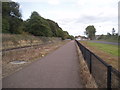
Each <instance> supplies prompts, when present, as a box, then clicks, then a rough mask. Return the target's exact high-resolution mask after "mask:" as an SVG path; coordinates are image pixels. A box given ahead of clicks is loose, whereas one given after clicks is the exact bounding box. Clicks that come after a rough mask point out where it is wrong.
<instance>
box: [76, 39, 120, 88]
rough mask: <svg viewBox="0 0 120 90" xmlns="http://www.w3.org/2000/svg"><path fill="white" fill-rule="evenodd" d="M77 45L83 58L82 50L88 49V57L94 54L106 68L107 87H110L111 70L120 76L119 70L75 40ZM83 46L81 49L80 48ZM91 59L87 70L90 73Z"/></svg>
mask: <svg viewBox="0 0 120 90" xmlns="http://www.w3.org/2000/svg"><path fill="white" fill-rule="evenodd" d="M75 41H76V43H77V45H78V46H79V49H80V50H81V51H82V54H83V56H84V59H86V54H84V53H83V52H86V51H88V52H89V54H90V59H91V55H94V57H96V58H97V60H99V61H100V62H101V63H102V64H103V65H104V66H105V67H106V68H107V85H106V86H107V88H111V81H112V80H111V79H112V72H114V74H115V75H116V76H117V77H118V78H120V72H119V71H118V70H116V69H115V68H113V67H112V66H111V65H109V64H107V63H106V62H105V61H104V60H102V59H101V58H100V57H98V56H97V55H95V54H94V53H93V52H91V51H90V50H89V49H87V48H86V47H84V46H83V45H82V44H81V43H79V42H78V41H77V40H75ZM82 48H83V49H82ZM91 61H92V60H90V67H89V70H90V73H91V69H92V66H91Z"/></svg>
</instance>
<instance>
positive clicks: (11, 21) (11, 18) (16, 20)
mask: <svg viewBox="0 0 120 90" xmlns="http://www.w3.org/2000/svg"><path fill="white" fill-rule="evenodd" d="M2 20H3V23H2V27H3V30H2V32H3V33H20V32H22V31H21V30H22V29H21V30H20V27H21V23H22V22H23V21H22V19H21V13H20V11H19V4H18V3H15V2H2Z"/></svg>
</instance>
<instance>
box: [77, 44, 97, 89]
mask: <svg viewBox="0 0 120 90" xmlns="http://www.w3.org/2000/svg"><path fill="white" fill-rule="evenodd" d="M76 48H77V54H78V58H79V63H80V76H81V77H83V78H82V82H83V84H84V86H85V88H98V86H97V84H96V82H95V80H94V78H93V77H92V75H91V74H90V72H89V69H88V66H87V64H86V62H85V60H84V58H83V56H82V53H81V51H80V49H79V47H78V45H77V44H76Z"/></svg>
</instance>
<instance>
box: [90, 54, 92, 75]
mask: <svg viewBox="0 0 120 90" xmlns="http://www.w3.org/2000/svg"><path fill="white" fill-rule="evenodd" d="M91 73H92V57H91V52H90V74H91Z"/></svg>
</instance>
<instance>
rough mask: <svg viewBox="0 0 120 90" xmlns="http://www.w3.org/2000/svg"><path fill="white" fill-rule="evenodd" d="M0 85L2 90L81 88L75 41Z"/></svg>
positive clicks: (6, 78)
mask: <svg viewBox="0 0 120 90" xmlns="http://www.w3.org/2000/svg"><path fill="white" fill-rule="evenodd" d="M33 54H34V53H33ZM2 85H3V88H83V85H82V80H81V77H80V66H79V60H78V55H77V50H76V46H75V41H70V42H68V43H67V44H65V45H64V46H62V47H60V48H59V49H57V50H56V51H54V52H52V53H50V54H48V55H47V56H46V57H44V58H42V59H40V60H38V61H36V62H34V63H32V64H30V65H28V66H26V67H25V68H24V69H22V70H20V71H18V72H16V73H14V74H12V75H10V76H8V77H5V78H3V83H2Z"/></svg>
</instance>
